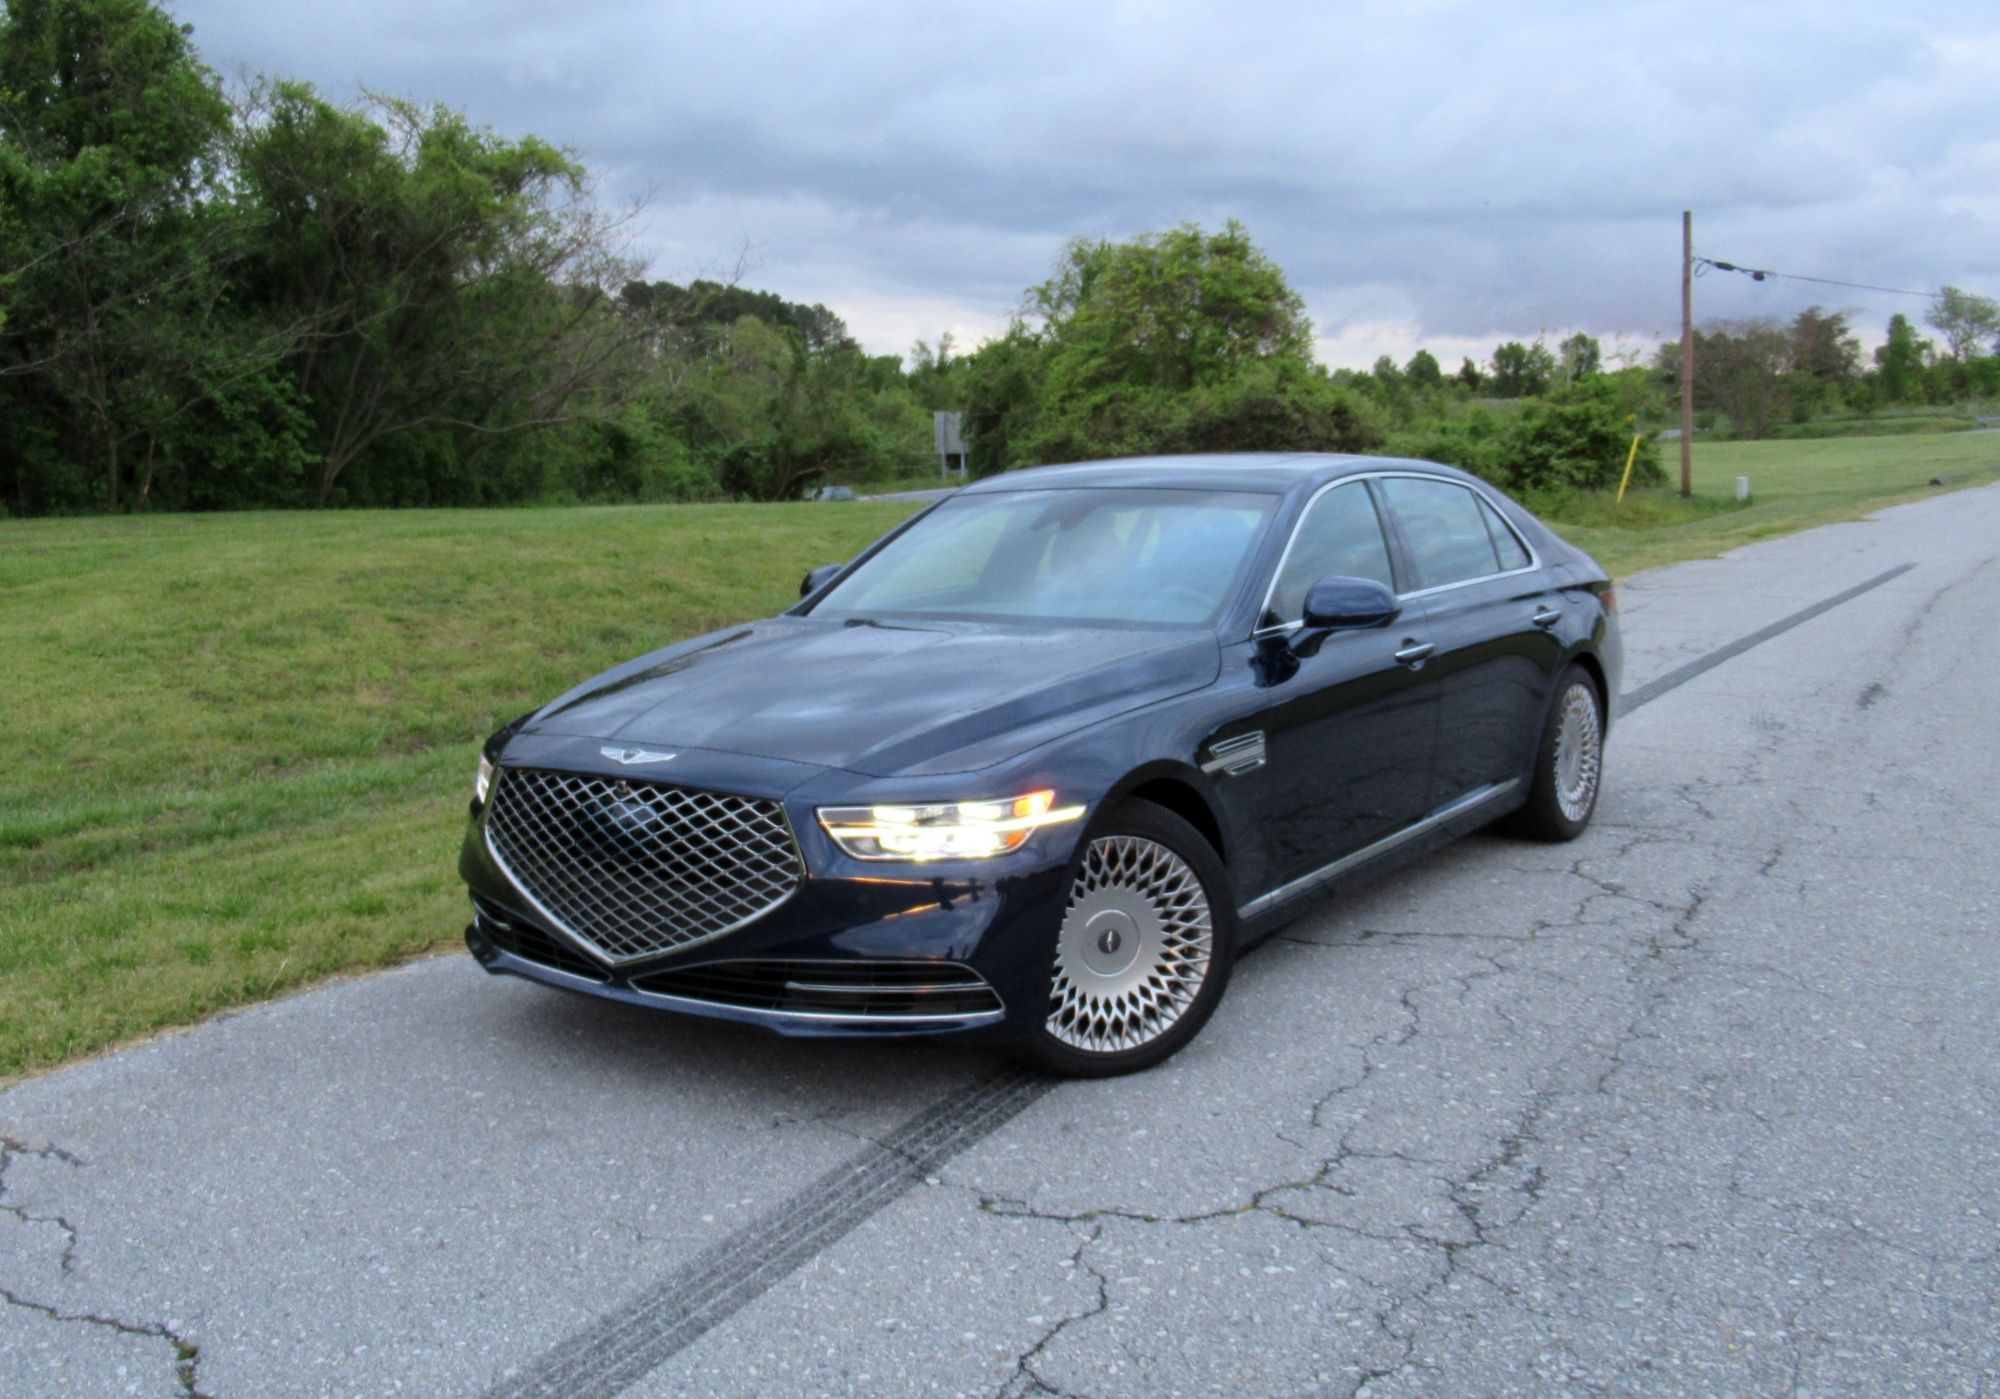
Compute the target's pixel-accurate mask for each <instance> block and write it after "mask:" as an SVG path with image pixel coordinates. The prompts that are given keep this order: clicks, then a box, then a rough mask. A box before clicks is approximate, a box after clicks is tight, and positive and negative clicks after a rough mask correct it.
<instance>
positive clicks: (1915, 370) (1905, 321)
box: [1875, 311, 1930, 403]
mask: <svg viewBox="0 0 2000 1399" xmlns="http://www.w3.org/2000/svg"><path fill="white" fill-rule="evenodd" d="M1929 349H1930V346H1929V344H1928V342H1926V341H1923V340H1920V339H1918V338H1917V331H1916V327H1915V326H1913V325H1911V324H1910V318H1909V317H1908V316H1905V315H1904V314H1903V313H1902V312H1900V311H1898V312H1897V313H1896V314H1895V315H1893V316H1891V317H1889V331H1888V338H1887V339H1885V340H1884V341H1883V342H1882V344H1881V345H1879V346H1878V347H1877V348H1876V350H1875V378H1876V383H1877V385H1878V387H1879V388H1880V389H1881V393H1882V397H1883V398H1884V399H1885V400H1886V401H1888V402H1890V403H1910V402H1914V401H1916V400H1917V399H1918V398H1919V397H1920V396H1921V395H1922V392H1923V374H1924V361H1925V360H1926V359H1927V358H1928V354H1929Z"/></svg>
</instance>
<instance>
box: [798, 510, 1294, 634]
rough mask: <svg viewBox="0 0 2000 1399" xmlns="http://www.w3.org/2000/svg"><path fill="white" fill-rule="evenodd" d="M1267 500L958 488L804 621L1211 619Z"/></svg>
mask: <svg viewBox="0 0 2000 1399" xmlns="http://www.w3.org/2000/svg"><path fill="white" fill-rule="evenodd" d="M1277 502H1278V497H1277V496H1274V495H1259V494H1251V493H1247V492H1233V491H1232V492H1224V491H1172V490H1115V489H1101V490H1058V491H1047V490H1044V491H1011V492H1006V493H994V494H984V493H982V494H977V495H959V496H953V497H952V498H951V499H949V500H947V501H945V502H944V503H943V504H942V505H940V506H938V507H937V509H935V510H933V511H932V512H931V513H930V514H928V515H926V516H924V518H923V519H921V520H919V521H917V523H916V524H914V525H912V526H911V527H910V528H909V529H908V530H906V531H904V532H903V533H902V534H900V535H898V536H897V537H896V538H895V539H893V540H891V541H890V542H889V543H888V544H887V545H886V546H885V547H884V548H883V549H882V550H881V552H879V553H877V554H876V555H875V556H874V557H873V558H871V559H869V560H868V561H867V562H866V563H864V564H862V565H861V566H860V567H859V568H857V569H856V570H855V571H854V572H853V573H852V574H850V575H848V577H846V578H845V579H843V580H841V582H840V583H839V584H838V585H837V586H836V587H835V588H834V589H833V591H832V592H830V593H828V594H827V595H826V596H825V597H824V598H822V599H821V600H820V602H819V603H818V605H816V606H815V607H814V608H813V609H812V612H813V615H814V616H816V617H879V616H884V615H893V616H902V617H909V616H919V617H939V618H994V619H1000V620H1013V621H1063V622H1079V623H1111V624H1131V625H1155V626H1198V625H1202V624H1205V623H1209V622H1212V621H1213V620H1214V619H1215V617H1216V616H1217V615H1218V614H1219V613H1220V612H1221V611H1222V609H1223V607H1224V606H1225V605H1226V604H1227V603H1228V601H1229V599H1230V598H1231V597H1232V596H1233V595H1234V592H1235V588H1236V584H1237V580H1238V578H1239V577H1240V575H1241V574H1242V572H1243V570H1244V568H1245V566H1246V565H1247V564H1248V562H1249V558H1250V554H1251V550H1252V548H1253V546H1255V544H1256V543H1257V541H1258V539H1259V538H1260V537H1262V535H1263V532H1264V527H1265V526H1266V525H1267V524H1268V523H1269V522H1270V519H1271V514H1272V511H1273V509H1274V508H1275V506H1276V505H1277Z"/></svg>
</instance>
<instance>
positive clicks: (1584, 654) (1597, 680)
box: [1550, 648, 1617, 734]
mask: <svg viewBox="0 0 2000 1399" xmlns="http://www.w3.org/2000/svg"><path fill="white" fill-rule="evenodd" d="M1569 664H1570V665H1573V666H1576V667H1577V668H1579V669H1580V670H1582V671H1583V672H1584V674H1586V675H1588V676H1589V677H1590V683H1591V684H1593V685H1595V686H1596V687H1597V712H1598V722H1599V723H1600V724H1602V725H1603V728H1604V732H1605V733H1606V734H1609V733H1610V732H1611V708H1612V705H1613V704H1614V703H1615V702H1616V700H1617V696H1615V695H1613V694H1612V693H1611V682H1610V681H1609V680H1608V679H1606V677H1605V674H1604V662H1603V661H1601V660H1599V659H1598V658H1597V653H1596V652H1595V651H1591V650H1587V649H1583V648H1579V649H1577V650H1575V651H1573V652H1571V653H1570V657H1569ZM1550 702H1551V703H1554V700H1553V697H1552V698H1551V700H1550Z"/></svg>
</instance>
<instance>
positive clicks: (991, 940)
mask: <svg viewBox="0 0 2000 1399" xmlns="http://www.w3.org/2000/svg"><path fill="white" fill-rule="evenodd" d="M481 815H482V813H479V812H477V811H475V812H474V816H473V820H472V822H471V824H470V829H469V830H468V831H467V834H466V840H465V845H464V849H463V852H462V854H461V856H460V860H459V870H460V873H461V874H462V875H463V877H464V879H465V882H466V886H467V888H468V890H469V891H470V892H471V894H472V898H473V907H474V918H473V922H472V923H471V925H470V926H469V927H468V928H467V929H466V945H467V946H468V947H469V948H470V949H471V951H472V954H473V956H474V957H475V958H477V959H478V961H479V963H480V965H482V966H484V967H485V968H486V969H487V970H488V971H490V972H494V973H496V974H505V975H512V976H518V977H522V978H524V979H526V980H529V981H537V982H541V983H542V984H544V985H547V986H554V987H559V988H561V989H563V990H566V991H574V992H579V993H582V994H585V995H592V996H601V997H604V998H606V999H608V1000H615V1001H622V1002H625V1003H626V1004H629V1005H640V1006H646V1007H649V1008H652V1009H657V1010H664V1011H671V1012H675V1013H678V1014H682V1015H691V1016H697V1017H702V1018H705V1019H710V1020H719V1021H725V1022H730V1023H734V1024H739V1025H747V1026H752V1027H755V1028H759V1029H763V1030H768V1031H772V1032H775V1033H777V1034H781V1035H791V1036H811V1037H857V1038H913V1037H935V1036H939V1035H951V1036H954V1037H958V1038H961V1039H975V1040H1007V1039H1014V1038H1018V1037H1019V1035H1020V1034H1021V1033H1022V1032H1023V1031H1024V1030H1025V1029H1026V1028H1027V1026H1028V1025H1030V1024H1032V1023H1033V1022H1034V1021H1035V1019H1037V1018H1039V1017H1040V1016H1041V1015H1042V1013H1043V1006H1042V1001H1043V999H1044V998H1045V996H1046V994H1047V990H1046V988H1047V985H1048V973H1049V960H1050V957H1051V955H1052V951H1053V948H1054V940H1055V931H1056V928H1057V927H1058V925H1059V924H1060V922H1061V919H1062V912H1063V907H1064V902H1065V896H1066V893H1067V889H1068V875H1069V859H1070V849H1071V846H1072V844H1073V839H1068V838H1066V839H1063V840H1061V841H1060V842H1057V841H1053V840H1045V839H1044V838H1045V837H1047V836H1050V835H1053V834H1055V833H1054V832H1048V831H1045V832H1038V833H1037V834H1036V836H1035V837H1034V838H1033V839H1031V841H1030V842H1029V845H1028V846H1026V847H1024V848H1023V849H1022V850H1019V851H1017V852H1015V853H1014V854H1012V855H1007V856H1002V857H999V858H997V859H992V860H984V861H964V862H954V863H951V864H948V865H947V864H940V865H936V866H915V865H878V864H863V863H861V862H858V861H852V860H847V859H845V858H843V857H839V856H838V855H837V854H835V855H832V856H829V853H828V851H829V849H830V847H828V846H823V845H822V843H821V842H819V841H816V840H812V839H810V838H808V839H807V840H806V841H805V842H804V843H805V844H806V846H807V850H806V864H807V873H806V877H805V879H804V880H803V882H802V883H801V884H800V885H799V887H798V890H797V892H796V893H794V894H793V895H792V896H791V897H790V898H789V899H787V900H786V901H785V902H784V903H783V904H781V905H780V906H779V907H777V908H775V909H773V910H772V911H770V912H769V913H767V914H765V915H764V916H762V917H761V918H758V919H756V920H755V921H754V922H751V923H749V924H747V925H746V926H744V927H741V928H738V929H736V930H735V931H733V932H728V933H724V934H722V935H721V936H719V937H715V938H712V939H709V940H707V941H704V942H702V943H700V944H698V945H696V946H693V947H684V948H680V949H677V950H674V951H670V952H666V953H663V954H660V955H657V956H651V957H646V958H643V959H640V960H637V961H632V962H628V963H621V964H619V965H615V966H614V965H611V964H609V963H608V962H606V961H605V960H604V959H603V958H602V957H601V956H599V955H596V954H595V953H594V951H593V949H591V948H589V947H587V946H585V945H583V944H581V943H579V942H577V941H576V940H574V939H573V938H571V937H570V936H569V935H568V934H566V933H565V932H564V931H563V930H562V929H561V928H560V927H557V926H555V925H554V922H553V920H552V919H551V918H549V917H548V916H547V915H546V914H544V913H543V912H541V911H540V910H539V909H537V907H536V906H535V903H534V901H533V900H532V899H530V898H528V897H526V895H525V894H524V892H523V891H522V890H521V889H520V888H519V887H518V886H517V885H516V884H515V882H514V880H513V879H512V878H511V877H510V875H509V873H508V872H507V870H506V869H505V868H504V867H502V866H501V865H500V864H499V862H498V861H497V860H496V859H495V858H494V856H493V853H492V851H491V850H490V849H489V847H488V845H487V842H486V840H485V836H484V829H483V825H482V822H481V820H480V816H481ZM797 818H798V814H797V813H796V812H795V813H794V821H795V824H800V823H798V819H797ZM801 834H802V835H804V834H805V830H804V829H802V830H801Z"/></svg>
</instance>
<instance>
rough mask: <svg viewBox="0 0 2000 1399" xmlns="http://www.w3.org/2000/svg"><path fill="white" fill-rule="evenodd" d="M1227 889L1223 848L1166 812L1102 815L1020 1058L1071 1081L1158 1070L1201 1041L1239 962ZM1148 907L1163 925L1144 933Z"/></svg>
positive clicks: (1122, 808) (1078, 869)
mask: <svg viewBox="0 0 2000 1399" xmlns="http://www.w3.org/2000/svg"><path fill="white" fill-rule="evenodd" d="M1191 885H1192V886H1194V887H1190V886H1191ZM1229 888H1230V886H1229V876H1228V874H1227V872H1226V871H1225V870H1224V869H1223V867H1222V860H1221V857H1220V856H1218V855H1217V854H1216V853H1215V850H1214V847H1212V846H1211V845H1209V843H1208V842H1207V840H1205V839H1203V837H1202V835H1201V832H1199V831H1197V830H1196V829H1195V828H1194V827H1193V826H1191V825H1189V824H1188V823H1187V822H1186V821H1183V820H1182V819H1181V818H1180V817H1178V816H1176V815H1174V813H1173V812H1171V811H1168V810H1167V809H1166V808H1164V807H1160V806H1155V805H1154V804H1153V803H1151V802H1146V801H1128V802H1123V803H1120V804H1119V805H1117V806H1114V807H1112V808H1111V809H1110V810H1108V811H1106V812H1105V813H1104V814H1103V815H1101V816H1100V817H1099V818H1098V819H1097V821H1095V822H1094V823H1093V824H1092V826H1091V829H1090V831H1089V832H1088V833H1087V834H1086V835H1085V836H1084V838H1083V840H1082V841H1081V842H1079V843H1078V846H1077V853H1076V859H1075V860H1074V861H1073V862H1072V863H1071V866H1070V898H1069V902H1068V904H1067V906H1066V910H1065V915H1064V918H1063V921H1062V923H1061V924H1060V925H1059V926H1058V927H1057V928H1056V929H1055V930H1054V935H1053V936H1052V937H1051V938H1050V946H1049V960H1048V963H1047V966H1048V972H1047V979H1046V980H1045V981H1044V983H1043V985H1044V986H1045V988H1046V991H1045V994H1044V998H1043V1001H1042V1004H1041V1005H1040V1006H1039V1007H1038V1008H1037V1011H1038V1014H1037V1018H1036V1021H1035V1025H1034V1028H1033V1029H1032V1030H1031V1031H1029V1033H1028V1038H1027V1039H1026V1041H1025V1042H1024V1043H1023V1044H1022V1045H1021V1052H1022V1054H1023V1055H1024V1056H1025V1057H1026V1058H1027V1059H1028V1060H1029V1061H1030V1062H1032V1063H1034V1064H1035V1065H1036V1066H1038V1067H1039V1068H1042V1069H1044V1070H1046V1071H1047V1072H1049V1073H1052V1074H1057V1075H1060V1076H1062V1077H1064V1078H1109V1077H1111V1076H1113V1075H1115V1074H1129V1073H1136V1072H1138V1071H1139V1070H1141V1069H1149V1068H1151V1067H1152V1066H1153V1065H1155V1064H1157V1063H1159V1062H1160V1061H1161V1060H1163V1059H1165V1058H1167V1057H1168V1056H1169V1055H1171V1054H1173V1053H1174V1052H1175V1051H1176V1050H1178V1049H1180V1048H1181V1047H1182V1046H1183V1045H1185V1044H1186V1043H1187V1042H1188V1041H1189V1040H1191V1039H1193V1038H1194V1037H1195V1035H1196V1034H1198V1033H1199V1032H1200V1030H1201V1027H1202V1026H1203V1025H1204V1024H1206V1023H1207V1021H1208V1017H1209V1016H1210V1015H1212V1014H1214V1013H1215V1007H1216V1004H1217V1003H1218V1002H1219V1001H1221V999H1222V993H1223V991H1224V989H1225V988H1226V987H1227V986H1228V984H1229V972H1230V968H1231V967H1232V966H1233V965H1234V963H1235V954H1236V908H1235V904H1234V902H1233V900H1232V899H1231V897H1230V892H1229ZM1148 907H1150V908H1151V909H1152V911H1153V922H1152V923H1151V924H1150V926H1142V922H1143V919H1144V915H1145V912H1146V909H1147V908H1148ZM1093 908H1094V910H1095V912H1094V913H1091V912H1090V910H1092V909H1093ZM1128 908H1129V909H1130V910H1132V911H1131V912H1129V913H1128V912H1127V909H1128ZM1197 915H1198V916H1197ZM1086 930H1092V931H1089V932H1088V933H1086ZM1127 938H1129V939H1130V942H1131V946H1130V948H1129V953H1130V958H1129V962H1127V964H1126V965H1125V967H1124V968H1123V969H1121V968H1120V966H1119V959H1120V956H1121V954H1123V953H1125V952H1126V951H1127V948H1126V946H1125V941H1124V940H1125V939H1127ZM1085 958H1089V959H1090V960H1089V962H1087V963H1086V962H1085V960H1084V959H1085ZM1079 975H1084V976H1089V977H1091V978H1092V980H1091V981H1089V982H1079V980H1078V979H1077V978H1078V976H1079ZM1100 977H1101V979H1099V978H1100ZM1183 994H1185V999H1183ZM1093 1041H1095V1043H1093Z"/></svg>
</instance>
